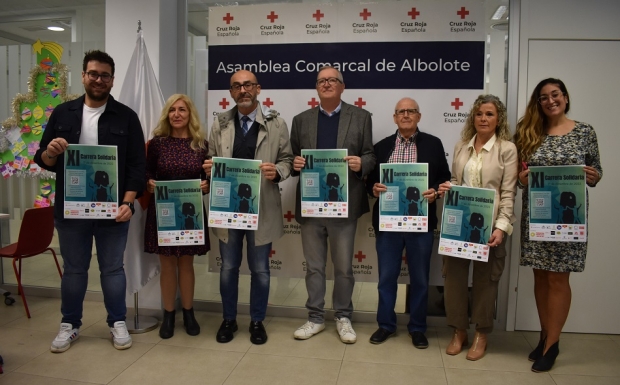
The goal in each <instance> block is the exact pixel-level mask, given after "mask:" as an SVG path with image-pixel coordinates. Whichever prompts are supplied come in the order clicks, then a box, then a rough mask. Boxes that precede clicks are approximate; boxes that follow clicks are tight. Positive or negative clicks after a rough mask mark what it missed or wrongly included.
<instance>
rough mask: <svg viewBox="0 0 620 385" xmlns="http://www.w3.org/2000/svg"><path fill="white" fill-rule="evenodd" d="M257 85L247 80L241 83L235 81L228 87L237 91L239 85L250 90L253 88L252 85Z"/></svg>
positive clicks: (239, 87)
mask: <svg viewBox="0 0 620 385" xmlns="http://www.w3.org/2000/svg"><path fill="white" fill-rule="evenodd" d="M257 86H258V83H249V82H248V83H243V84H238V83H235V84H233V85H232V86H230V89H231V90H232V91H235V92H237V91H239V90H240V89H241V87H243V89H244V90H246V91H252V90H253V89H254V87H257Z"/></svg>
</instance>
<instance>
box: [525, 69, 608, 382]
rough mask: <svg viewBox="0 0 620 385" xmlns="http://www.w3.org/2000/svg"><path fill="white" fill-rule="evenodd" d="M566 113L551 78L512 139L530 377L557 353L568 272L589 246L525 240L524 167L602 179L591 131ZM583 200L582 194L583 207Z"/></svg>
mask: <svg viewBox="0 0 620 385" xmlns="http://www.w3.org/2000/svg"><path fill="white" fill-rule="evenodd" d="M569 109H570V97H569V95H568V90H567V89H566V86H565V85H564V83H563V82H562V81H561V80H560V79H553V78H549V79H545V80H542V81H541V82H540V83H538V85H537V86H536V88H535V89H534V92H532V96H531V97H530V101H529V103H528V105H527V108H526V111H525V115H524V116H523V117H522V118H521V119H520V120H519V123H518V124H517V131H516V133H515V137H514V141H515V144H516V145H517V149H518V153H519V161H520V172H519V178H518V184H519V186H520V187H523V188H524V190H523V195H522V197H523V208H522V210H523V211H522V212H523V215H522V216H521V262H520V264H521V266H530V267H533V268H534V297H535V298H536V308H537V309H538V318H539V319H540V327H541V332H540V341H539V343H538V346H537V347H536V349H534V350H533V351H532V352H531V353H530V355H529V360H530V361H533V362H534V364H533V365H532V371H534V372H546V371H548V370H550V369H551V368H552V367H553V364H554V362H555V359H556V357H557V356H558V354H559V340H560V333H561V332H562V328H563V326H564V323H565V322H566V318H567V317H568V312H569V310H570V302H571V288H570V283H569V277H570V273H571V272H581V271H583V270H584V268H585V260H586V250H587V247H588V245H587V243H586V242H543V241H530V240H529V230H528V229H529V218H530V216H529V197H528V186H527V184H528V174H529V170H528V169H527V167H528V166H562V165H582V164H584V165H585V167H584V168H583V169H584V172H585V176H586V183H587V185H588V186H590V187H594V186H596V184H597V183H598V182H599V181H600V180H601V177H602V176H603V169H602V167H601V162H600V157H599V151H598V142H597V140H596V133H595V132H594V129H593V128H592V126H590V125H589V124H587V123H582V122H578V121H574V120H571V119H569V118H568V117H567V116H566V113H568V111H569ZM587 199H588V198H587V194H586V205H587Z"/></svg>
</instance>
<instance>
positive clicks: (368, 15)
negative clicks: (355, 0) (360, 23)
mask: <svg viewBox="0 0 620 385" xmlns="http://www.w3.org/2000/svg"><path fill="white" fill-rule="evenodd" d="M371 15H372V13H370V12H368V9H366V8H364V12H362V13H360V16H361V17H363V18H364V20H368V18H369V17H370V16H371Z"/></svg>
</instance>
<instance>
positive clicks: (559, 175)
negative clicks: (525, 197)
mask: <svg viewBox="0 0 620 385" xmlns="http://www.w3.org/2000/svg"><path fill="white" fill-rule="evenodd" d="M583 167H584V166H549V167H538V166H536V167H534V166H532V167H530V174H529V200H530V207H529V209H530V228H529V231H530V240H531V241H553V242H586V241H587V239H588V227H587V226H588V225H587V223H586V221H587V216H588V215H587V204H586V174H585V171H584V170H583Z"/></svg>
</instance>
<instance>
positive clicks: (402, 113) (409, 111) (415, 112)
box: [394, 108, 420, 116]
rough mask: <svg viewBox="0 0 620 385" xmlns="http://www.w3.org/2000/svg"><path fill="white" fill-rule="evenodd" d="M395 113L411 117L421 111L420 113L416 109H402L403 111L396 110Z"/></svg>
mask: <svg viewBox="0 0 620 385" xmlns="http://www.w3.org/2000/svg"><path fill="white" fill-rule="evenodd" d="M394 112H395V113H396V115H400V116H404V115H405V114H409V115H413V114H417V113H418V112H420V111H418V110H417V109H415V108H407V109H402V110H396V111H394Z"/></svg>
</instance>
